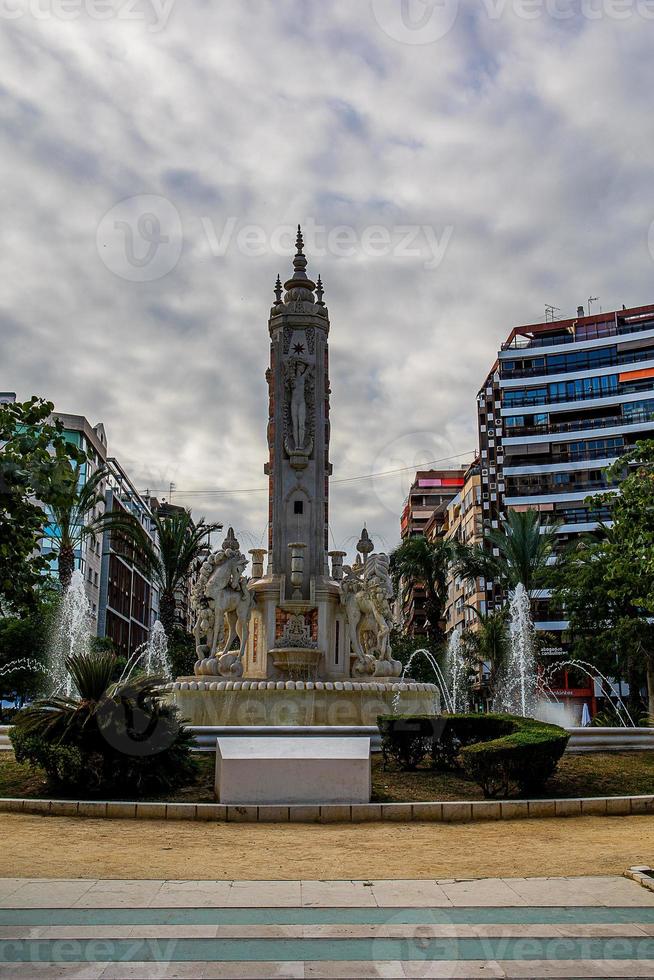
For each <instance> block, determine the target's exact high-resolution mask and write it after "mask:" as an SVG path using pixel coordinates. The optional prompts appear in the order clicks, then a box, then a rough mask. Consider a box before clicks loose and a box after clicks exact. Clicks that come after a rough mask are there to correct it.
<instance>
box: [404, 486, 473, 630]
mask: <svg viewBox="0 0 654 980" xmlns="http://www.w3.org/2000/svg"><path fill="white" fill-rule="evenodd" d="M464 473H465V470H464V469H450V470H418V472H417V473H416V477H415V480H414V481H413V483H412V484H411V489H410V490H409V494H408V497H407V499H406V501H405V504H404V509H403V511H402V518H401V522H400V531H401V535H402V540H403V541H405V540H407V539H408V538H414V537H420V536H424V535H425V532H426V530H427V528H429V532H430V535H432V536H434V535H436V534H437V532H438V530H439V529H441V530H442V527H443V525H444V523H445V520H446V516H447V505H448V504H449V503H450V501H451V500H452V498H453V497H455V496H456V494H457V493H458V492H459V491H460V490H461V489H462V487H463V484H464ZM401 619H402V623H403V626H404V629H405V630H406V631H407V632H409V633H412V634H414V635H415V634H420V633H424V631H425V624H426V621H427V614H426V612H425V591H424V589H423V588H422V586H419V585H414V586H413V587H412V588H411V589H410V590H409V592H408V594H407V595H406V597H405V599H404V602H403V604H402V609H401Z"/></svg>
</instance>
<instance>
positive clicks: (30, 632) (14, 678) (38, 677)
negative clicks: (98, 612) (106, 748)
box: [0, 583, 58, 705]
mask: <svg viewBox="0 0 654 980" xmlns="http://www.w3.org/2000/svg"><path fill="white" fill-rule="evenodd" d="M57 597H58V595H57V593H56V592H55V590H54V589H52V588H49V587H48V586H47V585H46V584H45V583H44V584H43V585H42V586H41V587H39V588H38V589H37V590H36V592H35V604H34V607H33V608H32V609H31V610H30V611H29V612H26V613H25V614H24V616H23V617H22V618H20V617H18V616H4V617H0V700H7V701H9V700H11V701H16V702H17V703H18V705H21V704H23V703H24V702H25V701H26V700H29V699H31V698H34V697H36V696H37V695H39V694H41V693H42V691H43V689H44V687H45V686H46V683H47V662H48V653H49V644H50V639H51V636H52V629H53V624H54V620H55V617H56V610H57ZM17 661H24V662H25V664H24V666H21V667H20V668H18V669H11V665H12V664H14V663H16V662H17Z"/></svg>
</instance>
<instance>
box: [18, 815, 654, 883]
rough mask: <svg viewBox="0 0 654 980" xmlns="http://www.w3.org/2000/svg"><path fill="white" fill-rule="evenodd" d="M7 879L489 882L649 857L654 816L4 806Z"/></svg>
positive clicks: (591, 871) (590, 871) (595, 871)
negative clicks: (48, 811) (188, 817)
mask: <svg viewBox="0 0 654 980" xmlns="http://www.w3.org/2000/svg"><path fill="white" fill-rule="evenodd" d="M0 841H1V842H2V847H1V848H0V877H10V878H22V877H25V878H37V877H38V878H41V877H42V878H145V879H147V878H157V879H158V878H165V879H210V880H216V879H241V880H244V879H249V880H261V879H299V878H312V879H316V878H319V879H341V878H346V879H350V878H355V879H362V878H373V879H380V878H487V877H488V878H494V877H539V876H549V875H612V874H622V873H623V872H624V870H625V868H627V867H629V866H632V865H637V864H654V861H652V857H653V856H654V816H650V815H648V816H632V817H574V818H567V819H561V818H559V819H553V820H515V821H502V822H486V823H474V824H435V823H411V824H401V823H368V824H332V825H329V824H328V825H320V824H224V823H192V822H187V821H176V822H173V821H159V820H151V821H145V820H139V821H135V820H94V819H82V818H76V817H41V816H29V815H21V814H0Z"/></svg>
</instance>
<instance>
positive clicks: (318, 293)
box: [316, 275, 325, 306]
mask: <svg viewBox="0 0 654 980" xmlns="http://www.w3.org/2000/svg"><path fill="white" fill-rule="evenodd" d="M324 295H325V290H324V289H323V287H322V279H321V278H320V275H319V276H318V282H317V283H316V296H317V299H316V304H317V306H324V305H325V304H324V303H323V301H322V298H323V296H324Z"/></svg>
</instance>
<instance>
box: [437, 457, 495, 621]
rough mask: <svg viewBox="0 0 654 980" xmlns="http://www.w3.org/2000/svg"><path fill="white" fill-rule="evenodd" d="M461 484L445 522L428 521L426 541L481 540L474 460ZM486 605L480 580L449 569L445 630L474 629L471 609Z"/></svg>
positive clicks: (478, 476)
mask: <svg viewBox="0 0 654 980" xmlns="http://www.w3.org/2000/svg"><path fill="white" fill-rule="evenodd" d="M463 481H464V482H463V487H462V488H461V490H460V491H459V493H457V495H456V496H455V497H453V498H452V500H450V502H449V503H448V505H447V508H446V512H445V522H444V524H443V525H442V526H441V527H439V525H438V521H430V522H429V524H428V525H427V528H426V530H425V537H427V539H428V540H435V538H436V537H441V536H442V537H443V538H445V540H446V541H456V542H459V543H460V544H464V545H467V546H469V547H473V546H475V545H477V546H479V545H481V543H482V541H483V533H482V532H483V525H482V521H483V518H482V508H481V493H482V490H481V467H480V465H479V460H475V461H474V463H472V465H471V466H470V468H469V469H468V470H467V471H466V473H465V476H464V478H463ZM485 608H486V594H485V589H484V583H483V581H482V580H481V579H476V580H475V581H471V580H467V579H462V578H460V577H459V576H458V575H456V574H455V572H454V569H452V570H451V572H450V575H449V578H448V584H447V602H446V607H445V626H446V631H447V633H448V634H449V633H451V632H452V630H454V629H458V630H463V629H469V628H472V629H474V627H475V625H476V623H477V622H478V617H477V616H476V614H475V611H474V610H477V612H478V613H483V612H484V611H485Z"/></svg>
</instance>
